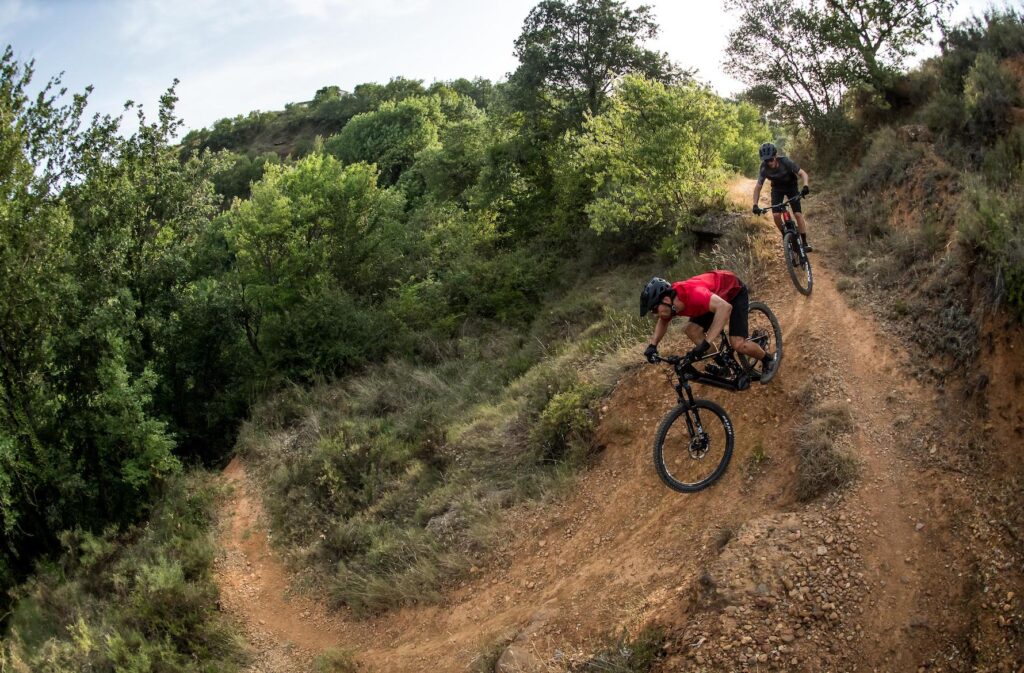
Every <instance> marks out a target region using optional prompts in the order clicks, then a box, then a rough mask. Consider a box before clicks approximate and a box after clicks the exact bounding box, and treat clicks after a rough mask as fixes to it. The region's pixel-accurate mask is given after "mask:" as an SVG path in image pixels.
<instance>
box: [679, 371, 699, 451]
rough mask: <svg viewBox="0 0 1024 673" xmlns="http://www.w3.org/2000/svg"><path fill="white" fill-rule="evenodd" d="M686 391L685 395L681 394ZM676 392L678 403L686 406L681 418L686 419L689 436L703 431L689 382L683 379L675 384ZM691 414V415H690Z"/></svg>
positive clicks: (694, 435)
mask: <svg viewBox="0 0 1024 673" xmlns="http://www.w3.org/2000/svg"><path fill="white" fill-rule="evenodd" d="M684 390H685V391H686V395H685V396H684V395H683V391H684ZM676 393H677V394H678V395H679V403H680V404H683V405H685V406H686V411H684V412H683V418H685V419H686V429H687V431H688V432H689V433H690V437H691V438H693V437H696V436H697V435H699V434H700V433H702V432H703V431H704V427H703V426H702V425H701V422H700V415H699V414H698V413H697V407H696V406H695V400H694V399H693V390H692V389H691V388H690V382H689V381H687V380H685V379H683V380H682V381H681V382H680V383H679V385H678V386H676ZM691 414H692V416H691ZM694 421H696V423H694Z"/></svg>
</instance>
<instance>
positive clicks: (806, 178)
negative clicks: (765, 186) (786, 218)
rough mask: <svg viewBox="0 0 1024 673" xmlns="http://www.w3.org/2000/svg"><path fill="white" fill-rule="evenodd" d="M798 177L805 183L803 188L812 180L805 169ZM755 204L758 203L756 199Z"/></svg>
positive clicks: (801, 170)
mask: <svg viewBox="0 0 1024 673" xmlns="http://www.w3.org/2000/svg"><path fill="white" fill-rule="evenodd" d="M797 177H799V178H800V180H801V181H802V182H803V186H804V187H806V186H807V181H808V180H809V179H810V178H808V177H807V171H805V170H804V169H802V168H801V169H800V172H799V173H797ZM758 191H760V190H758ZM755 202H756V199H755Z"/></svg>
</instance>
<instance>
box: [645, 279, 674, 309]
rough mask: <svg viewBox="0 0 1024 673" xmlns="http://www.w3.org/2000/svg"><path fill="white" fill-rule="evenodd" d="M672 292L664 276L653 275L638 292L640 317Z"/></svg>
mask: <svg viewBox="0 0 1024 673" xmlns="http://www.w3.org/2000/svg"><path fill="white" fill-rule="evenodd" d="M671 292H672V286H671V285H670V284H669V282H668V281H667V280H665V279H664V278H658V277H657V276H655V277H654V278H652V279H650V280H649V281H648V282H647V285H645V286H644V291H643V292H641V293H640V317H641V318H642V317H644V316H645V315H647V313H648V312H650V311H651V310H652V309H653V308H654V307H655V306H657V305H658V304H660V303H661V300H662V298H663V297H664V296H665V295H667V294H670V293H671Z"/></svg>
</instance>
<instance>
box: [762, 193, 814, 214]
mask: <svg viewBox="0 0 1024 673" xmlns="http://www.w3.org/2000/svg"><path fill="white" fill-rule="evenodd" d="M802 198H804V197H803V195H802V194H797V195H796V196H792V197H790V198H788V199H786V200H785V201H780V202H779V203H773V204H772V205H770V206H768V207H767V208H759V209H758V210H759V211H760V212H759V214H761V215H763V214H764V213H767V212H768V211H770V210H772V209H773V208H781V207H782V206H787V205H789V204H790V203H793V202H794V201H799V200H800V199H802Z"/></svg>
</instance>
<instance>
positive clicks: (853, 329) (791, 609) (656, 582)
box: [218, 185, 1024, 671]
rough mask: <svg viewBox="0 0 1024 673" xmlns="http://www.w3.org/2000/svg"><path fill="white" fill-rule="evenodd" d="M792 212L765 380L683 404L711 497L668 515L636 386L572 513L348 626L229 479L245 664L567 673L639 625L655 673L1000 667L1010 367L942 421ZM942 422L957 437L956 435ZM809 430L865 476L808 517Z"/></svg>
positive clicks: (544, 517)
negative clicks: (781, 350) (803, 280)
mask: <svg viewBox="0 0 1024 673" xmlns="http://www.w3.org/2000/svg"><path fill="white" fill-rule="evenodd" d="M747 187H748V186H747V185H741V186H740V189H739V191H740V193H749V191H750V190H749V189H747ZM808 210H809V211H810V212H809V216H810V218H811V219H810V221H811V223H812V227H813V228H814V229H813V232H814V236H815V243H816V244H818V246H819V247H818V250H819V251H820V252H817V253H814V257H813V258H812V259H813V261H814V262H815V264H816V266H815V281H816V282H815V290H814V294H813V295H812V296H811V297H808V298H805V297H803V296H801V295H799V294H797V293H796V292H795V290H794V289H793V288H792V286H791V285H789V283H788V279H787V278H786V277H785V272H784V269H783V268H782V267H781V263H782V262H781V255H780V256H779V262H778V264H779V266H778V268H773V269H772V270H771V275H772V276H773V281H772V282H770V283H769V284H768V285H767V286H766V287H754V288H752V294H753V295H754V296H755V297H756V298H758V299H763V300H765V301H767V302H768V303H769V305H770V306H772V307H773V309H774V310H775V312H776V314H777V315H778V317H779V319H780V322H781V324H782V328H783V334H784V343H785V357H784V361H783V364H782V369H781V371H780V374H779V376H778V377H776V379H775V380H774V381H773V382H772V384H771V385H770V386H767V387H761V386H756V387H754V388H752V389H751V390H750V391H747V392H745V393H739V394H730V393H726V392H722V391H715V390H711V389H705V388H701V387H698V390H697V392H698V395H699V396H700V397H707V398H710V399H714V400H716V401H718V402H719V403H721V404H722V405H723V406H724V407H725V408H726V409H727V411H728V412H729V414H730V417H731V418H732V420H733V422H734V425H735V430H736V440H737V441H736V451H735V453H734V456H733V462H732V464H731V465H730V467H729V470H728V471H727V472H726V474H725V476H724V477H723V478H722V480H721V481H720V482H719V483H718V484H716V485H715V486H714V487H712V488H711V489H709V490H707V491H704V492H701V493H699V494H695V495H680V494H677V493H674V492H672V491H669V490H668V489H667V488H665V487H664V486H663V485H662V484H661V483H660V482H659V481H658V478H657V476H656V474H655V472H654V469H653V466H652V464H651V458H650V445H651V441H652V438H653V434H654V429H655V427H656V425H657V423H658V421H659V420H660V418H661V417H662V416H663V415H664V413H665V412H666V411H667V410H668V409H670V408H671V407H672V406H673V404H674V392H673V391H672V389H671V387H670V386H669V384H668V383H667V379H666V374H667V372H666V371H665V370H664V369H662V368H656V367H649V366H638V367H637V368H636V369H635V370H633V371H631V372H630V373H629V374H628V375H627V376H626V377H624V378H623V379H622V380H621V381H620V383H619V385H618V386H617V388H616V389H615V391H614V392H613V394H612V395H611V396H610V398H609V399H608V400H607V403H606V405H605V407H604V408H603V412H602V422H601V428H600V436H599V440H600V444H602V445H603V446H604V447H605V448H604V451H603V453H602V454H601V455H600V457H599V458H598V460H597V461H596V463H595V465H594V466H593V467H592V468H591V469H589V470H588V471H587V472H585V473H584V474H582V475H581V476H580V478H579V479H578V481H577V482H576V485H575V488H574V490H573V492H572V493H571V494H570V495H568V496H567V497H565V498H563V499H561V500H560V501H558V502H556V504H554V505H547V506H541V505H534V506H525V507H520V508H517V509H514V510H513V511H512V512H511V513H510V515H509V517H508V522H507V540H506V542H505V543H504V545H503V546H502V548H501V550H500V552H499V553H498V554H497V555H496V560H495V561H494V562H493V563H491V564H490V565H488V566H487V567H483V568H476V569H474V570H475V572H473V573H472V576H471V579H469V580H468V581H466V582H465V583H463V584H462V585H461V586H459V587H458V588H456V589H455V590H454V591H452V592H451V594H450V595H449V596H448V597H447V600H446V602H445V603H444V604H443V605H439V606H425V607H415V608H407V609H404V610H400V611H397V612H394V613H390V614H387V615H384V616H381V617H378V618H374V619H364V620H358V619H355V618H352V617H351V616H349V615H346V614H344V613H341V614H329V613H328V612H327V611H326V610H325V609H324V607H323V606H322V605H320V604H319V603H318V602H316V601H312V600H310V599H309V598H306V597H289V596H288V595H287V594H288V591H287V589H288V574H287V572H286V571H285V570H284V568H283V567H282V565H281V563H280V561H279V560H277V557H276V556H275V554H274V552H273V551H272V549H271V547H270V545H269V543H268V534H267V531H266V529H265V527H264V524H263V523H262V521H263V519H262V517H261V508H260V505H259V496H258V491H257V489H255V488H254V487H253V485H252V483H251V482H250V481H249V479H248V478H247V476H246V473H245V466H244V464H243V463H241V462H240V461H238V460H237V459H236V461H234V462H233V463H232V464H231V466H229V468H228V470H227V471H226V472H225V480H226V481H227V482H228V483H229V484H231V485H232V486H233V489H232V495H231V497H230V498H229V499H228V501H227V502H226V504H225V508H224V512H223V521H222V526H221V531H220V536H221V544H222V548H223V554H222V557H221V559H220V560H219V562H218V576H219V581H220V585H221V591H222V598H221V601H222V605H223V607H224V608H225V609H226V610H228V611H229V612H231V613H233V614H234V615H236V616H237V618H238V619H239V620H240V621H241V622H242V623H243V625H244V628H245V631H246V633H247V635H248V636H249V639H250V643H251V645H252V647H253V650H254V652H255V653H256V656H255V657H254V661H253V664H252V667H251V669H250V670H252V671H291V670H307V669H308V663H307V662H308V660H309V658H310V657H311V656H312V655H314V654H316V653H317V652H319V651H321V650H323V649H325V648H329V647H333V648H341V649H347V650H350V651H352V652H353V653H354V657H355V659H356V660H357V661H358V662H359V663H360V664H361V665H362V666H363V667H364V668H365V669H366V670H372V671H423V670H435V671H464V670H473V667H474V666H481V665H484V664H485V663H486V664H488V665H489V664H490V658H491V657H493V656H494V655H495V654H497V653H498V652H499V651H501V650H505V655H504V658H503V661H504V662H505V663H506V664H509V667H507V668H506V669H505V670H515V669H514V668H512V667H511V666H512V664H513V663H514V664H515V665H518V666H519V667H520V668H521V669H522V670H536V671H541V670H561V669H563V668H565V667H567V666H569V665H571V664H572V663H573V662H581V661H584V660H586V659H587V657H588V656H590V653H592V652H594V651H596V650H598V649H600V648H601V647H602V646H603V645H605V644H606V643H607V637H608V635H609V634H610V633H613V632H616V631H618V630H620V629H623V628H625V629H628V630H630V631H631V632H636V630H638V629H639V627H641V626H643V625H644V624H647V623H649V622H652V621H654V622H656V623H658V624H661V625H663V626H664V627H665V628H666V630H667V633H668V640H667V648H666V649H667V656H666V658H665V659H664V660H663V661H662V662H661V663H660V664H659V665H660V667H661V668H662V669H663V670H689V669H690V668H691V667H692V666H693V664H696V666H697V667H698V668H699V669H706V670H723V671H724V670H799V671H820V670H836V671H873V670H899V671H905V670H916V669H918V667H921V666H924V667H927V668H928V669H929V670H1016V669H1017V668H1018V667H1019V666H1020V665H1021V657H1022V653H1024V648H1022V647H1021V637H1020V635H1019V631H1018V630H1017V629H1019V626H1018V624H1019V623H1020V621H1019V620H1020V615H1021V611H1020V608H1019V598H1017V596H1019V595H1020V594H1021V582H1020V574H1019V573H1020V569H1021V563H1020V562H1021V558H1022V557H1021V554H1020V552H1021V549H1020V546H1019V544H1017V543H1015V539H1016V533H1015V531H1014V530H1012V529H1013V527H1014V525H1015V523H1016V520H1015V519H1014V518H1013V516H1014V515H1012V514H1007V513H1008V512H1013V511H1015V510H1014V508H1015V506H1016V505H1017V504H1019V503H1018V502H1017V499H1018V498H1019V495H1017V494H1016V493H1014V492H1013V491H1012V484H1013V483H1015V481H1013V480H1014V479H1015V477H1014V476H1013V475H1019V474H1020V471H1019V468H1020V467H1021V466H1020V464H1019V458H1017V457H1016V456H1015V455H1014V454H1015V453H1016V452H1015V451H1014V449H1013V447H1014V446H1015V445H1014V444H1013V442H1014V440H1015V439H1016V441H1017V442H1019V437H1018V436H1017V435H1016V434H1015V432H1018V431H1019V430H1020V428H1022V427H1024V425H1022V420H1024V415H1022V413H1021V412H1022V405H1020V404H1019V403H1018V402H1017V401H1016V396H1015V395H1012V394H1011V393H1015V392H1016V390H1017V387H1018V386H1019V384H1020V380H1021V379H1020V375H1019V372H1018V371H1015V370H1021V367H1020V363H1019V358H1017V359H1016V360H1014V358H1013V357H1012V354H1011V355H1009V356H1006V357H1005V358H1004V360H1003V361H1002V362H998V361H997V364H996V367H998V368H993V369H992V370H991V373H990V379H989V380H990V381H991V382H992V383H991V386H992V387H993V388H997V389H998V390H1000V391H1001V392H1005V395H1004V396H1001V397H1000V404H1001V405H1002V406H1001V407H1000V408H999V409H998V413H999V414H1002V415H1003V416H1004V417H1005V420H1000V419H996V421H997V422H996V423H995V424H993V423H992V422H991V421H988V420H986V419H984V418H981V417H980V416H978V417H977V424H973V420H974V419H973V418H971V417H968V414H971V413H975V412H976V410H975V409H974V407H973V406H972V404H973V403H972V402H966V403H963V404H959V405H955V404H954V405H949V400H946V399H944V398H943V395H942V393H940V392H939V391H938V390H937V386H936V385H935V384H929V383H922V382H920V381H918V380H917V379H914V378H912V377H911V376H909V375H906V374H904V372H906V371H908V369H909V368H908V367H907V363H908V362H909V361H910V359H911V358H913V357H915V356H914V353H912V352H908V351H907V350H906V348H905V347H904V344H902V343H899V342H896V341H893V340H891V339H889V338H887V336H886V335H885V334H883V333H882V332H881V331H880V330H879V327H878V325H877V324H876V323H875V322H874V321H873V319H871V318H869V317H867V315H866V312H864V311H861V310H857V309H856V308H854V307H851V306H849V305H848V304H847V302H846V300H845V299H844V297H843V296H842V295H841V294H840V293H839V291H838V290H837V289H836V282H837V278H836V277H835V276H834V272H833V271H832V268H834V267H835V265H836V264H835V259H836V258H835V256H836V255H841V254H842V250H834V249H833V248H832V244H831V242H830V241H829V240H828V237H827V236H826V235H825V230H827V229H828V227H829V226H832V223H831V221H830V214H829V213H830V211H829V208H828V204H827V202H826V201H824V200H822V199H819V200H816V201H809V202H808ZM765 230H766V232H768V231H769V230H768V224H767V222H765ZM766 235H767V233H766ZM683 338H684V337H683V336H682V333H681V330H678V329H673V330H672V332H671V333H670V337H669V341H668V343H667V344H666V345H665V346H663V348H662V350H663V352H672V351H673V350H675V349H678V350H682V349H684V348H685V347H686V345H685V344H684V343H682V341H681V339H683ZM1014 338H1016V337H1014ZM1020 347H1022V346H1021V345H1019V343H1018V344H1017V345H1015V344H1013V343H1009V342H1007V343H1006V344H1004V345H1001V346H999V348H1002V349H1006V350H1007V352H1009V351H1010V350H1011V349H1012V348H1020ZM638 352H639V351H638ZM1018 352H1019V351H1018ZM638 360H639V356H638ZM1000 365H1001V366H1000ZM1015 374H1017V377H1018V378H1016V379H1015V378H1014V375H1015ZM951 408H959V409H960V410H961V411H962V412H963V414H962V415H963V419H962V420H958V421H957V422H956V423H952V422H950V421H948V419H947V417H945V416H944V414H946V413H948V411H949V410H950V409H951ZM822 414H824V415H828V414H834V415H836V417H845V415H847V414H849V415H850V416H852V421H853V422H852V426H851V427H852V429H849V427H847V426H845V425H844V424H843V423H841V422H840V423H837V426H836V429H835V432H834V436H835V441H836V442H837V443H838V444H840V445H841V446H842V447H844V448H846V449H848V450H849V451H850V452H852V454H853V455H854V456H855V458H856V459H857V461H858V463H859V464H860V476H859V478H858V480H857V481H856V483H855V484H854V485H853V486H852V487H851V488H849V489H847V490H846V491H845V492H842V493H841V494H838V495H832V496H827V497H825V498H823V499H820V500H817V501H813V502H810V503H801V502H799V501H798V500H797V497H796V494H797V489H796V482H797V477H798V471H799V465H798V457H797V451H796V438H797V436H798V435H799V432H800V430H801V426H802V425H803V424H805V423H807V422H808V421H809V420H811V419H812V418H815V417H819V416H821V415H822ZM985 423H989V425H988V426H987V427H988V429H989V430H991V432H992V433H994V434H995V435H998V439H999V440H1001V441H994V440H993V435H988V436H983V435H982V436H980V437H981V439H982V440H985V442H984V444H985V447H986V448H987V449H989V450H990V454H989V455H985V456H982V455H981V453H980V449H979V448H978V446H977V445H973V444H972V445H970V446H971V448H967V446H966V445H967V442H965V441H964V437H965V436H964V435H963V434H962V433H963V432H964V430H965V429H967V428H969V429H975V428H976V429H977V430H982V429H984V428H985V427H986V426H985ZM997 426H998V427H997ZM815 427H819V426H815ZM1014 428H1017V431H1015V430H1014ZM847 430H848V431H847ZM958 433H961V434H958ZM803 436H806V435H803ZM974 437H975V438H977V437H979V435H975V436H974ZM972 452H973V453H972ZM999 475H1002V476H1001V477H1000V476H999ZM987 479H996V481H994V482H988V481H986V480H987ZM1018 493H1019V489H1018ZM998 497H1002V498H1003V501H1002V503H1003V504H1002V505H999V503H994V504H993V503H991V502H989V501H990V500H992V499H993V498H998ZM993 507H994V508H995V509H993ZM1017 509H1019V507H1018V508H1017ZM993 512H1001V513H1000V514H999V515H998V516H996V514H993ZM1004 516H1006V517H1009V518H1005V519H1003V517H1004ZM993 517H995V518H993ZM1000 519H1003V521H1005V522H1008V523H1006V525H1003V523H1002V522H1001V521H1000ZM1007 530H1010V532H1007ZM992 571H998V574H996V573H994V572H992ZM510 644H512V645H513V647H511V648H509V649H507V650H506V649H505V648H506V647H507V646H508V645H510Z"/></svg>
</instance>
